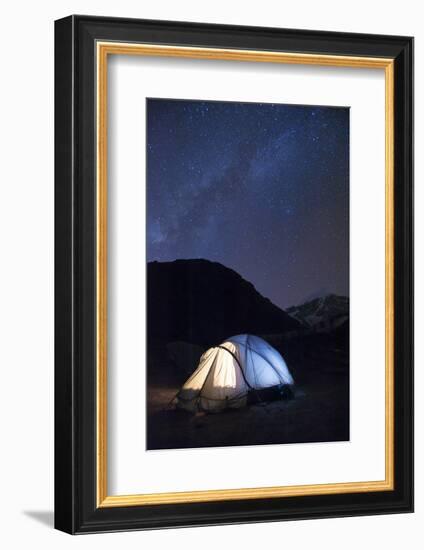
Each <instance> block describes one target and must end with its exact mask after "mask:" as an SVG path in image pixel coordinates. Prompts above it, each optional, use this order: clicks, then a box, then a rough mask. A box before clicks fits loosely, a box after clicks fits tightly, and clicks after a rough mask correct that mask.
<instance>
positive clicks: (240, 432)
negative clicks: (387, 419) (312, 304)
mask: <svg viewBox="0 0 424 550" xmlns="http://www.w3.org/2000/svg"><path fill="white" fill-rule="evenodd" d="M270 343H272V344H273V345H274V346H275V347H277V348H279V351H280V352H282V353H283V355H284V357H285V359H286V361H287V364H288V366H289V368H290V370H291V372H292V373H293V376H294V379H295V381H296V392H295V397H294V398H293V399H290V400H285V401H282V400H280V401H273V402H271V403H266V404H264V403H260V404H256V405H250V406H247V407H244V408H242V409H237V410H228V411H225V412H223V413H219V414H202V413H200V414H197V415H192V414H190V413H187V412H185V411H180V410H176V409H175V408H173V407H172V406H171V407H168V404H169V402H170V401H171V400H172V398H173V396H174V395H175V394H176V392H177V391H178V389H179V388H180V387H181V385H182V384H183V383H184V382H185V379H186V378H187V376H186V374H185V373H183V372H180V371H179V370H178V369H175V368H171V366H170V365H169V364H166V363H167V362H168V361H169V359H168V358H167V355H166V354H164V353H160V352H158V348H157V347H151V348H150V353H149V385H148V392H147V393H148V395H147V448H148V449H152V450H153V449H171V448H173V449H175V448H193V447H219V446H230V445H231V446H234V445H259V444H282V443H307V442H321V441H345V440H348V439H349V364H348V351H347V350H346V349H344V347H343V345H340V343H339V342H338V343H337V342H335V341H334V339H332V338H329V337H327V336H325V335H314V336H313V337H311V336H309V337H302V338H298V339H296V340H295V341H291V342H281V341H278V339H277V340H275V341H272V342H270ZM152 373H153V374H152Z"/></svg>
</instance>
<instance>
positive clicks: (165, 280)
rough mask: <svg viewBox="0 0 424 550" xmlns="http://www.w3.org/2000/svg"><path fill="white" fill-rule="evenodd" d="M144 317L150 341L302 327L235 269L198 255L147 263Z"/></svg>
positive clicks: (217, 338) (216, 338)
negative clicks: (197, 258)
mask: <svg viewBox="0 0 424 550" xmlns="http://www.w3.org/2000/svg"><path fill="white" fill-rule="evenodd" d="M147 316H148V323H147V326H148V337H149V340H150V341H158V340H161V341H164V342H170V341H175V340H182V341H185V342H191V343H196V344H201V345H214V344H215V345H216V344H218V343H219V342H221V341H222V340H224V339H225V338H228V337H230V336H232V335H235V334H239V333H252V334H281V333H284V332H286V331H290V330H293V329H297V328H299V326H300V324H299V322H298V321H297V320H296V319H293V318H292V317H290V315H288V314H287V313H285V312H284V311H283V310H281V309H280V308H278V307H277V306H276V305H274V304H273V303H272V302H271V301H270V300H268V299H267V298H264V297H263V296H262V295H261V294H260V293H259V292H258V291H257V290H256V289H255V287H254V286H253V285H252V284H251V283H249V282H248V281H246V280H244V279H243V278H242V277H241V276H240V275H239V274H238V273H236V272H235V271H233V270H232V269H229V268H227V267H225V266H223V265H222V264H219V263H216V262H210V261H208V260H200V259H199V260H176V261H174V262H149V263H148V264H147Z"/></svg>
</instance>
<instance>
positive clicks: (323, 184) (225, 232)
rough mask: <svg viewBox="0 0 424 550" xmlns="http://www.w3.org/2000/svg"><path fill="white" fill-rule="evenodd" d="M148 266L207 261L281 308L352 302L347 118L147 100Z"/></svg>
mask: <svg viewBox="0 0 424 550" xmlns="http://www.w3.org/2000/svg"><path fill="white" fill-rule="evenodd" d="M146 154H147V260H148V261H153V260H156V261H173V260H175V259H181V258H206V259H208V260H212V261H217V262H220V263H222V264H224V265H226V266H227V267H230V268H232V269H234V270H235V271H237V272H238V273H239V274H240V275H241V276H242V277H244V278H245V279H246V280H248V281H250V282H251V283H253V284H254V285H255V287H256V289H257V290H258V291H259V292H260V293H261V294H263V295H264V296H266V297H267V298H269V299H270V300H271V301H272V302H274V303H275V304H276V305H278V306H280V307H282V308H286V307H289V306H291V305H297V304H301V303H303V302H304V301H306V300H309V299H312V298H315V297H317V296H321V295H324V294H327V293H336V294H341V295H345V296H348V295H349V109H348V108H342V107H319V106H298V105H282V104H271V103H238V102H221V101H191V100H187V101H186V100H172V99H171V100H168V99H147V153H146Z"/></svg>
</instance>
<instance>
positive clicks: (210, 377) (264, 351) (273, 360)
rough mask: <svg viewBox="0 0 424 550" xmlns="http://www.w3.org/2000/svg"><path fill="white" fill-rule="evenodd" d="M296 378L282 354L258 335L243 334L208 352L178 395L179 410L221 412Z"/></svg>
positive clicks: (278, 388) (291, 381)
mask: <svg viewBox="0 0 424 550" xmlns="http://www.w3.org/2000/svg"><path fill="white" fill-rule="evenodd" d="M292 384H293V378H292V376H291V374H290V372H289V370H288V368H287V365H286V363H285V361H284V359H283V358H282V357H281V355H280V354H279V353H278V351H277V350H275V349H274V348H273V347H272V346H270V345H269V344H268V343H267V342H265V340H262V338H259V337H258V336H251V335H249V334H240V335H238V336H233V337H231V338H229V339H228V340H226V341H225V342H223V343H222V344H221V345H219V346H216V347H213V348H210V349H208V350H207V351H206V352H205V353H204V354H203V355H202V357H201V358H200V363H199V366H198V367H197V369H196V370H195V371H194V373H193V374H192V375H191V376H190V378H189V379H188V380H187V382H186V383H185V384H184V385H183V387H182V388H181V390H180V391H179V392H178V394H177V396H176V399H177V407H179V408H182V409H186V410H188V411H191V412H196V411H198V410H201V411H207V412H219V411H222V410H224V409H226V408H239V407H243V406H245V405H246V404H247V399H248V396H249V394H253V395H260V391H261V390H264V389H265V388H275V389H276V390H277V391H279V390H281V389H283V388H284V387H287V386H291V385H292Z"/></svg>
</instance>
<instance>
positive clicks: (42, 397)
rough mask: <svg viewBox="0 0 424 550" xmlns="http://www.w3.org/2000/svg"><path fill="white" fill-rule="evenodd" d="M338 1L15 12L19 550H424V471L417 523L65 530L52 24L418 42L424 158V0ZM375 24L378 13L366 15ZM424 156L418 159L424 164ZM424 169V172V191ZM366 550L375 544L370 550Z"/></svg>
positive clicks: (5, 91) (10, 342) (53, 5)
mask: <svg viewBox="0 0 424 550" xmlns="http://www.w3.org/2000/svg"><path fill="white" fill-rule="evenodd" d="M351 6H352V7H351V9H349V7H350V6H346V5H342V4H341V3H340V2H335V1H331V0H321V1H320V2H313V1H312V0H299V1H298V2H296V3H294V4H292V3H279V2H275V1H272V0H263V1H262V2H260V3H247V2H242V1H240V0H234V1H233V2H228V0H215V1H214V2H209V3H204V2H196V1H195V0H187V1H185V0H181V1H180V2H173V1H172V0H157V1H156V2H152V3H139V2H131V1H130V0H121V1H120V2H119V3H118V2H116V1H111V0H102V1H100V0H90V1H89V2H87V0H85V1H84V2H83V1H81V0H78V1H72V2H71V1H67V0H63V1H62V2H60V3H58V2H54V1H52V0H47V1H41V2H38V3H35V4H34V3H31V2H29V1H25V2H24V1H16V2H15V3H13V4H12V3H9V4H7V5H6V7H5V8H3V19H4V22H5V24H4V26H3V29H2V34H1V38H0V39H1V41H2V45H3V50H2V51H3V56H2V77H3V78H2V86H1V87H0V95H1V101H0V120H1V121H2V122H1V126H0V140H1V141H0V145H1V150H2V152H3V155H2V161H1V162H0V182H1V183H0V259H1V269H0V304H1V306H0V334H1V345H0V365H1V366H2V369H1V372H2V377H3V379H2V383H1V384H0V418H1V419H2V442H3V445H2V448H3V452H2V453H1V454H0V487H1V488H2V499H1V503H0V517H1V519H2V521H1V523H2V530H1V534H0V540H1V542H2V543H3V545H4V546H5V547H6V548H19V547H25V545H28V544H33V545H34V544H36V546H37V547H38V546H40V547H43V548H45V549H46V550H47V549H50V548H51V549H54V548H58V547H60V548H62V549H64V550H66V549H67V548H75V547H76V545H78V548H90V549H96V548H99V549H100V548H101V549H102V550H106V549H108V548H116V546H119V545H121V546H123V547H126V548H131V547H134V548H136V547H137V548H139V547H140V546H141V545H144V547H145V548H152V547H154V548H160V549H161V548H169V547H171V546H172V547H173V548H187V547H189V548H195V547H202V548H204V549H208V548H211V549H212V548H215V547H216V546H218V545H222V543H223V541H225V545H226V546H227V545H228V546H231V545H234V544H238V545H243V547H244V548H246V549H252V550H253V549H257V548H260V547H261V546H263V545H264V544H270V543H272V541H275V542H277V544H278V545H282V544H284V545H286V546H291V547H293V548H297V549H303V548H305V549H306V548H310V547H312V546H313V547H314V548H315V549H317V548H318V549H320V548H325V549H326V550H330V549H338V548H340V547H341V546H343V547H344V548H345V549H346V550H349V549H356V548H358V546H359V545H361V544H365V545H366V546H368V545H371V544H372V545H374V544H376V545H377V544H378V546H379V547H384V548H385V550H386V549H387V550H389V549H392V548H393V549H395V548H396V549H397V548H399V547H402V546H403V547H405V546H407V547H408V548H411V549H415V548H419V546H420V545H419V543H418V540H420V538H422V523H423V521H424V475H423V473H422V471H421V470H420V469H419V468H417V469H416V513H415V514H409V515H398V516H381V517H364V518H343V519H331V520H319V521H307V522H286V523H273V524H262V525H261V524H255V525H249V526H246V525H245V526H229V527H213V528H196V529H179V530H170V531H160V532H144V533H121V534H109V535H96V536H85V537H70V536H68V535H65V534H63V533H60V532H57V531H54V530H53V528H52V523H53V514H52V509H53V435H52V434H53V322H54V319H53V21H54V19H58V18H60V17H64V16H66V15H69V14H71V13H86V14H92V15H109V16H121V17H142V18H151V19H169V20H182V21H184V20H186V21H204V22H210V23H229V24H231V23H232V24H242V25H262V26H280V27H287V28H309V29H322V30H337V31H346V32H368V33H383V34H386V33H387V34H404V35H413V36H415V37H416V43H415V48H416V59H417V62H416V88H415V94H416V98H417V105H416V121H418V123H417V125H416V142H415V147H416V150H417V151H420V150H422V149H423V148H424V135H423V129H424V125H423V123H422V121H423V120H424V116H423V115H424V112H423V107H422V102H420V97H423V95H424V67H423V63H422V60H423V58H424V29H423V27H422V25H421V24H420V23H421V19H422V18H421V17H420V16H421V10H420V6H419V3H418V2H415V1H414V0H405V1H404V2H402V3H399V2H394V1H393V0H386V2H385V3H384V8H383V4H382V3H373V4H372V3H370V2H369V1H367V0H357V1H356V2H355V4H354V5H353V4H352V5H351ZM364 15H365V16H364ZM417 157H418V155H417ZM423 178H424V164H423V161H422V160H421V159H420V158H417V162H416V181H417V182H420V181H421V180H423ZM423 205H424V191H423V189H422V186H419V185H417V189H416V209H417V212H416V217H415V219H416V234H415V240H416V243H417V245H416V252H417V256H416V275H415V278H416V280H417V281H420V280H423V279H424V242H423V241H424V216H422V215H421V210H422V209H423V208H424V206H423ZM422 311H424V290H423V288H422V286H420V285H418V286H417V289H416V312H417V315H416V334H417V335H418V336H419V335H420V334H422V333H423V332H424V318H423V314H422V313H421V312H422ZM422 364H424V345H423V339H422V338H417V349H416V365H417V369H416V388H421V387H424V374H423V371H422V369H420V368H419V365H422ZM416 425H417V430H416V435H417V438H416V464H417V465H419V464H422V463H423V460H424V429H423V427H424V404H423V400H422V399H417V400H416ZM366 546H365V547H366Z"/></svg>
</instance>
